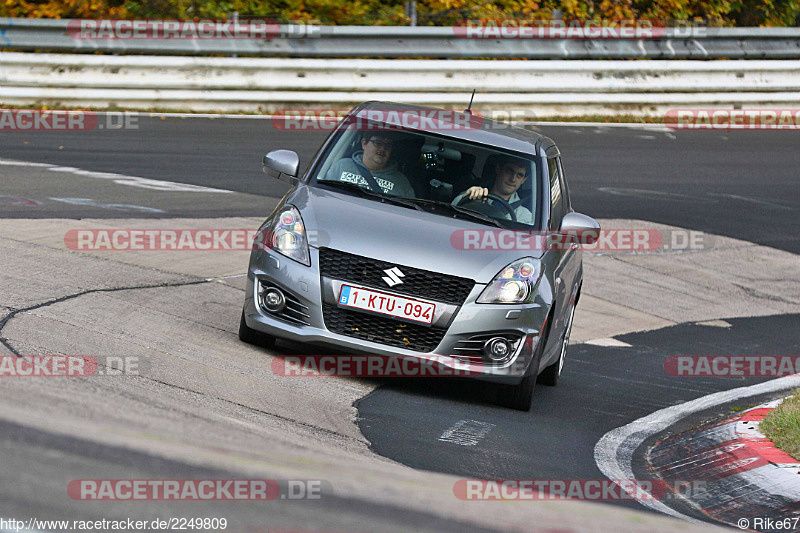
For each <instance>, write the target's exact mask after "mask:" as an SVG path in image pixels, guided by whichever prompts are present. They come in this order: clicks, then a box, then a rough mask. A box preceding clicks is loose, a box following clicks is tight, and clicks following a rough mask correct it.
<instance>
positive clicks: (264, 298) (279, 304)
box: [261, 287, 286, 313]
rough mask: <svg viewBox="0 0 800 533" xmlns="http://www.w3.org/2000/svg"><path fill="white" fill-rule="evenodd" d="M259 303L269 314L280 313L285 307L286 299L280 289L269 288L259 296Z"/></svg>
mask: <svg viewBox="0 0 800 533" xmlns="http://www.w3.org/2000/svg"><path fill="white" fill-rule="evenodd" d="M261 303H262V305H263V306H264V307H265V308H266V310H267V311H269V312H271V313H280V312H281V311H283V308H284V307H286V298H285V297H284V296H283V293H282V292H281V291H280V289H276V288H274V287H270V288H269V289H267V290H265V291H264V294H262V295H261Z"/></svg>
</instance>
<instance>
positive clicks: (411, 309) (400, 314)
mask: <svg viewBox="0 0 800 533" xmlns="http://www.w3.org/2000/svg"><path fill="white" fill-rule="evenodd" d="M339 305H342V306H344V307H353V308H355V309H361V310H363V311H371V312H373V313H378V314H381V315H387V316H393V317H395V318H402V319H404V320H411V321H414V322H421V323H423V324H430V323H431V322H433V313H434V311H435V310H436V306H435V305H434V304H428V303H425V302H420V301H418V300H411V299H409V298H403V297H401V296H393V295H391V294H386V293H383V292H378V291H371V290H367V289H360V288H358V287H351V286H349V285H342V290H341V292H339Z"/></svg>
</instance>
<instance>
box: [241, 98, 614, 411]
mask: <svg viewBox="0 0 800 533" xmlns="http://www.w3.org/2000/svg"><path fill="white" fill-rule="evenodd" d="M263 165H264V170H265V172H268V173H271V174H273V175H275V176H276V177H278V178H281V179H285V180H287V181H289V182H290V183H291V184H292V188H291V189H290V190H289V192H288V193H287V194H286V196H285V197H284V198H283V199H282V201H281V202H280V203H279V205H278V207H277V208H276V209H275V211H274V212H273V213H272V214H271V215H270V216H269V218H267V220H266V221H265V222H264V224H263V225H262V227H261V231H260V232H259V235H260V236H262V237H260V238H261V239H262V242H261V245H254V247H253V251H252V254H251V258H250V265H249V269H248V275H247V289H246V292H245V302H244V310H243V312H242V318H241V324H240V329H239V337H240V338H241V339H242V340H243V341H246V342H250V343H254V344H259V345H261V346H272V345H273V344H274V342H275V339H276V338H280V339H289V340H292V341H299V342H305V343H312V344H314V345H318V346H326V347H329V348H333V349H336V350H337V351H342V350H343V351H344V352H346V353H362V354H363V353H369V354H378V355H381V356H388V357H393V356H401V357H409V356H411V357H415V358H418V359H421V360H425V359H436V360H437V361H438V362H439V363H440V364H441V362H442V361H444V364H452V365H453V367H456V366H459V365H464V364H468V365H474V366H475V367H479V368H480V369H481V371H480V372H479V373H478V375H477V376H476V377H477V379H482V380H486V381H490V382H493V383H492V384H491V385H490V386H492V387H495V388H496V389H497V391H498V398H499V402H500V403H501V404H502V405H505V406H508V407H511V408H514V409H520V410H529V409H530V406H531V397H532V394H533V391H534V386H535V384H536V382H537V381H538V382H539V383H542V384H546V385H555V384H556V382H557V381H558V379H559V376H560V375H561V371H562V368H563V366H564V360H565V357H566V352H567V345H568V343H569V334H570V329H571V327H572V319H573V316H574V314H575V306H576V305H577V303H578V300H579V297H580V291H581V281H582V274H583V269H582V262H581V249H580V244H579V243H578V242H569V243H567V242H566V241H563V242H562V241H559V239H552V238H551V237H552V235H564V234H568V233H573V234H585V235H590V236H592V237H590V238H591V239H592V240H593V239H594V238H596V235H597V232H598V231H599V225H598V224H597V222H596V221H595V220H594V219H592V218H590V217H588V216H586V215H581V214H579V213H575V212H573V211H572V209H571V206H570V201H569V188H568V187H567V182H566V179H565V176H564V171H563V168H562V163H561V154H560V152H559V150H558V148H557V147H556V145H555V143H554V142H553V141H552V140H550V139H549V138H547V137H545V136H542V135H539V134H537V133H534V132H532V131H529V130H527V129H523V128H518V127H514V126H511V125H509V124H507V123H503V122H494V121H491V120H487V119H483V118H481V117H478V116H475V115H472V114H470V113H469V112H465V113H459V112H452V111H445V110H438V109H431V108H421V107H411V106H405V105H400V104H389V103H377V102H370V103H366V104H362V105H360V106H357V107H356V108H354V109H353V110H352V111H350V113H349V114H348V115H347V116H346V117H345V118H344V119H343V120H341V122H340V123H339V124H338V126H336V127H335V128H334V129H333V131H332V133H331V135H330V136H329V137H328V139H327V140H326V141H325V143H324V144H323V145H322V148H321V149H320V151H319V152H318V154H317V155H316V156H315V158H314V160H313V161H311V164H310V165H309V166H308V170H307V171H306V172H305V174H304V175H302V176H298V169H299V158H298V156H297V154H296V153H295V152H293V151H290V150H277V151H274V152H270V153H268V154H267V155H266V156H265V157H264V160H263ZM263 236H266V237H263ZM587 239H589V238H584V240H583V242H591V240H587ZM257 240H258V238H257ZM543 243H544V245H543Z"/></svg>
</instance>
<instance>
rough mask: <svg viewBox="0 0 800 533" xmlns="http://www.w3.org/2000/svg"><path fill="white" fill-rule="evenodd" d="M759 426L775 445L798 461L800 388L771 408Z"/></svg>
mask: <svg viewBox="0 0 800 533" xmlns="http://www.w3.org/2000/svg"><path fill="white" fill-rule="evenodd" d="M759 428H760V429H761V432H762V433H763V434H764V435H766V436H767V438H768V439H769V440H771V441H772V442H773V443H774V444H775V446H777V447H778V448H780V449H781V450H783V451H785V452H786V453H788V454H789V455H791V456H792V457H794V458H795V459H797V460H798V461H800V389H797V390H795V391H794V394H793V395H792V396H790V397H789V398H786V399H785V400H784V401H783V403H782V404H780V405H779V406H778V407H776V408H775V409H773V410H772V411H771V412H770V413H769V415H767V417H766V418H764V420H762V421H761V424H760V425H759Z"/></svg>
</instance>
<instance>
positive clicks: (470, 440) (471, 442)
mask: <svg viewBox="0 0 800 533" xmlns="http://www.w3.org/2000/svg"><path fill="white" fill-rule="evenodd" d="M494 427H495V425H494V424H491V423H489V422H479V421H478V420H459V421H458V422H456V423H455V424H453V425H452V426H451V427H449V428H447V429H446V430H444V432H443V433H442V434H441V435H440V436H439V440H440V441H442V442H452V443H453V444H458V445H459V446H476V445H477V444H478V442H480V440H481V439H482V438H484V437H485V436H486V435H488V433H489V432H490V431H491V430H492V428H494Z"/></svg>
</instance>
